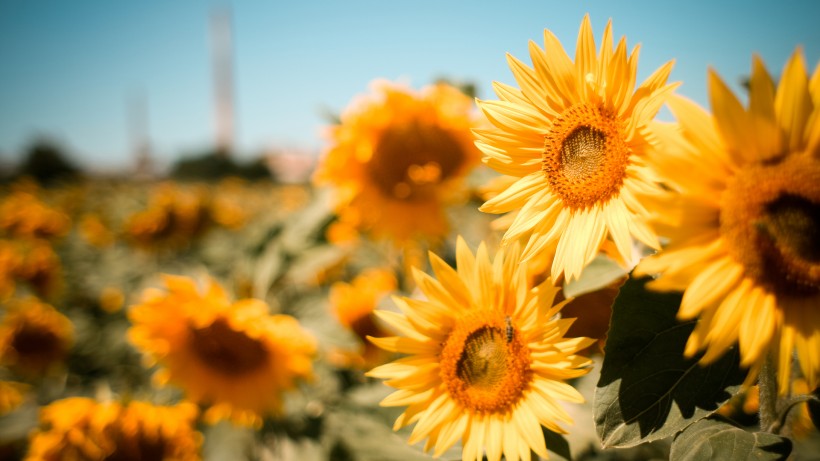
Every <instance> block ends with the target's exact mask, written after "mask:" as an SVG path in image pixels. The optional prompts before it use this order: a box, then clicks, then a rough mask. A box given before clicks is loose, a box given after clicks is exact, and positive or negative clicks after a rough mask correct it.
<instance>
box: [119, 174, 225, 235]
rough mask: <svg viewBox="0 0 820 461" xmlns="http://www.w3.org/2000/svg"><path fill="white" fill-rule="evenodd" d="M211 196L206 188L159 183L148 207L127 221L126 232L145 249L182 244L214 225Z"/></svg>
mask: <svg viewBox="0 0 820 461" xmlns="http://www.w3.org/2000/svg"><path fill="white" fill-rule="evenodd" d="M209 200H210V198H209V195H208V193H207V190H206V189H205V188H203V187H193V188H184V187H180V186H177V185H175V184H174V183H170V182H166V183H161V184H159V185H158V186H157V187H156V189H155V190H154V191H153V195H152V196H151V198H150V200H149V203H148V206H147V207H146V208H145V209H143V210H141V211H138V212H136V213H134V214H132V215H131V216H130V217H129V218H128V219H127V221H126V222H125V234H126V235H128V237H129V238H130V240H131V241H132V242H134V243H135V244H137V245H138V246H141V247H144V248H159V247H182V246H185V245H188V244H190V242H191V241H192V240H195V239H196V238H198V237H200V236H201V235H202V234H203V233H205V231H206V230H207V229H208V228H209V227H210V225H211V224H212V220H211V216H210V213H209Z"/></svg>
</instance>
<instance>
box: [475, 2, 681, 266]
mask: <svg viewBox="0 0 820 461" xmlns="http://www.w3.org/2000/svg"><path fill="white" fill-rule="evenodd" d="M612 40H613V39H612V23H611V22H610V23H608V24H607V27H606V29H605V30H604V35H603V40H602V43H601V50H600V53H596V50H595V40H594V38H593V35H592V28H591V26H590V21H589V16H585V17H584V20H583V22H582V24H581V29H580V32H579V35H578V44H577V46H576V54H575V63H574V64H573V62H572V61H571V60H570V58H569V56H567V54H566V52H565V51H564V49H563V47H562V46H561V43H560V42H559V41H558V39H557V38H556V37H555V36H554V35H553V34H552V32H550V31H549V30H545V31H544V42H545V48H544V49H542V48H540V47H539V46H538V45H537V44H535V42H532V41H531V42H530V45H529V49H530V57H531V58H532V61H533V67H529V66H528V65H526V64H524V63H523V62H521V61H519V60H518V59H516V58H514V57H512V56H508V62H509V65H510V68H511V69H512V72H513V75H514V76H515V79H516V82H517V83H518V85H519V86H520V87H521V89H517V88H514V87H512V86H509V85H505V84H503V83H498V82H494V83H493V87H494V89H495V92H496V94H497V95H498V97H499V98H500V100H498V101H478V105H479V107H480V108H481V110H482V111H484V113H485V115H486V116H487V118H488V119H489V121H490V122H491V123H492V124H493V125H494V126H495V128H493V129H490V130H475V134H476V137H477V142H476V145H477V146H478V148H479V149H481V151H482V152H483V153H484V162H485V163H486V164H487V165H489V166H490V167H492V168H493V169H495V170H497V171H498V172H500V173H502V174H504V175H507V176H512V177H515V178H517V180H516V181H515V182H514V183H512V184H511V185H509V187H507V188H506V189H505V190H504V191H503V192H501V193H500V194H498V195H496V196H495V197H493V198H492V199H490V200H488V201H487V202H486V203H485V204H484V205H483V206H482V207H481V210H482V211H485V212H489V213H506V212H509V211H513V210H520V212H519V213H517V215H516V216H515V217H514V218H512V222H511V223H510V225H509V229H507V231H506V233H505V235H504V242H505V243H509V242H511V241H513V240H516V239H518V238H519V237H522V236H531V238H530V239H529V243H528V244H527V246H526V247H525V248H524V258H525V259H530V258H532V257H536V256H539V255H541V254H542V252H544V251H548V252H550V251H554V252H555V258H554V260H553V263H552V270H551V277H552V279H553V280H558V279H559V277H560V276H561V275H563V276H564V277H565V278H566V279H567V280H571V279H574V278H577V277H578V276H579V275H580V273H581V271H582V270H583V268H584V267H585V266H586V265H587V264H589V263H590V261H592V259H593V258H594V257H595V255H596V254H597V253H598V251H599V250H600V249H601V247H602V245H603V244H604V242H605V241H607V240H611V241H612V243H613V244H614V245H615V247H616V248H617V251H618V253H619V254H620V255H621V258H622V259H623V260H625V261H631V260H632V238H633V237H635V238H637V239H638V240H640V241H641V242H643V243H644V244H646V245H649V246H651V247H653V248H658V247H659V244H658V240H657V237H656V236H655V234H654V232H653V231H652V229H651V228H650V227H649V226H648V225H647V223H646V218H647V214H648V213H647V210H646V209H645V207H644V205H642V204H641V201H640V197H641V196H642V195H644V194H652V193H655V192H657V191H660V189H659V187H658V186H657V184H656V181H655V177H654V174H653V173H652V172H651V170H649V169H648V168H647V167H646V162H645V157H646V155H647V154H648V152H649V151H650V150H651V149H652V146H651V144H650V138H651V136H650V133H649V131H648V126H649V122H650V121H651V120H652V119H653V117H654V116H655V114H656V113H657V112H658V110H659V109H660V107H661V105H663V103H664V101H665V100H666V98H667V96H668V95H669V93H671V91H672V90H673V89H674V88H675V86H676V85H674V84H671V85H667V84H666V80H667V78H668V76H669V73H670V72H671V70H672V62H671V61H670V62H668V63H666V64H665V65H663V66H662V67H660V68H659V69H658V70H657V71H655V73H653V74H652V75H651V76H650V77H649V78H647V79H646V80H645V81H644V82H643V83H642V84H641V85H640V87H638V89H637V90H634V85H635V78H636V77H635V76H636V70H637V65H638V47H636V48H635V49H634V51H633V52H632V54H631V55H629V56H627V50H626V40H625V39H624V38H622V39H621V40H620V41H619V42H618V45H617V47H615V49H614V51H613V41H612ZM633 90H634V91H633Z"/></svg>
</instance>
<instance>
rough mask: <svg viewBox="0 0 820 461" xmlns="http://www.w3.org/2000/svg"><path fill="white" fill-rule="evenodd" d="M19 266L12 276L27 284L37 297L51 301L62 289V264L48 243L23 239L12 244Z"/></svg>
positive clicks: (40, 240)
mask: <svg viewBox="0 0 820 461" xmlns="http://www.w3.org/2000/svg"><path fill="white" fill-rule="evenodd" d="M14 248H15V249H16V251H17V252H18V255H19V264H18V265H17V267H16V268H15V271H14V275H15V277H16V279H17V281H19V282H24V283H25V284H27V285H28V286H29V287H30V288H31V290H32V291H34V293H36V294H37V295H38V296H40V297H43V298H46V299H52V298H54V297H55V296H56V295H57V294H58V293H59V292H60V291H61V289H62V283H63V281H62V274H63V269H62V264H61V263H60V257H59V256H58V255H57V253H56V252H55V251H54V248H53V247H52V246H51V244H50V243H49V242H47V241H46V240H42V239H25V240H17V241H15V242H14Z"/></svg>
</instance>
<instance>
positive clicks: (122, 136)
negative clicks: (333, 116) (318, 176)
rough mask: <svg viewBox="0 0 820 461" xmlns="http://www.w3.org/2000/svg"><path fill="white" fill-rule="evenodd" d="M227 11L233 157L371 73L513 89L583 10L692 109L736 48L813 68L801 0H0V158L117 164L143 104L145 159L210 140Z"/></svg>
mask: <svg viewBox="0 0 820 461" xmlns="http://www.w3.org/2000/svg"><path fill="white" fill-rule="evenodd" d="M226 6H229V7H230V9H231V11H232V16H233V25H234V61H235V79H236V81H235V94H236V113H237V119H236V122H237V131H236V138H237V147H238V150H239V151H240V153H241V155H243V156H251V155H254V154H257V153H259V152H261V151H262V150H264V149H270V148H275V147H286V148H302V149H305V150H307V151H310V152H319V151H320V150H321V149H322V147H323V145H324V140H323V138H322V136H321V129H322V127H323V126H325V124H326V121H325V118H324V117H323V116H322V113H323V112H326V111H330V112H339V111H341V110H342V109H343V108H344V107H345V106H346V105H347V104H348V102H349V101H350V100H351V99H352V98H353V97H354V96H355V95H357V94H359V93H362V92H364V91H366V90H367V88H368V84H369V82H370V81H371V80H373V79H374V78H387V79H391V80H397V79H402V80H404V81H407V82H409V83H410V84H411V85H413V86H414V87H419V86H422V85H425V84H427V83H430V82H431V81H433V80H435V79H436V78H438V77H441V76H446V77H448V78H450V79H453V80H457V81H471V82H474V83H475V84H476V85H477V86H478V89H479V96H481V97H485V98H493V97H494V96H493V95H492V93H491V89H490V88H491V87H490V84H491V82H492V81H493V80H499V81H502V82H505V83H510V84H514V80H513V78H512V75H511V73H510V71H509V69H508V68H507V65H506V60H505V53H506V52H510V53H512V54H513V55H515V56H517V57H519V58H521V59H522V60H524V61H525V62H528V61H529V58H528V55H527V41H528V40H531V39H532V40H536V41H538V42H540V41H541V40H542V38H541V37H542V36H543V35H542V33H543V29H544V28H549V29H551V30H552V31H553V32H554V33H555V34H556V35H557V36H558V37H559V39H561V41H562V42H563V43H564V46H565V48H566V49H567V51H568V52H570V53H572V52H573V50H574V48H575V39H576V36H577V32H578V27H579V25H580V22H581V18H582V17H583V15H584V14H585V13H587V12H588V13H590V16H591V19H592V25H593V28H594V31H595V36H596V39H600V35H601V33H602V31H603V28H604V25H605V24H606V21H607V20H608V19H609V18H612V20H613V28H614V32H615V36H616V38H619V37H620V36H622V35H626V37H627V42H628V44H629V45H630V48H631V46H632V45H634V44H636V43H641V45H642V49H641V56H640V63H639V68H638V72H639V76H638V77H639V80H640V79H642V78H644V77H646V76H647V75H649V74H650V73H651V72H652V71H653V70H654V69H656V68H657V67H658V66H660V65H661V64H663V63H664V62H665V61H667V60H669V59H676V65H675V69H674V71H673V73H672V79H673V80H678V81H682V82H683V86H682V87H681V88H680V89H679V90H678V92H679V93H681V94H684V95H686V96H688V97H690V98H692V99H694V100H695V101H697V102H699V103H700V104H702V105H706V104H707V96H706V84H705V82H706V71H707V68H709V67H713V68H715V69H716V70H717V71H718V72H719V73H720V74H721V75H722V76H723V77H724V78H725V79H726V80H727V81H728V82H729V83H730V84H731V85H732V86H733V88H735V89H736V90H737V91H738V92H739V91H740V86H739V84H738V82H739V81H740V78H741V77H742V76H743V75H745V74H747V73H748V71H749V68H750V65H751V56H752V53H759V54H760V55H761V56H762V57H763V59H764V61H765V62H766V64H767V65H768V67H769V69H770V70H771V72H772V73H773V74H775V75H777V74H779V72H780V69H781V68H782V66H783V64H784V63H785V61H786V59H788V57H789V56H790V55H791V53H792V52H793V51H794V49H795V47H796V46H798V45H802V46H803V50H804V53H805V56H806V58H807V61H808V63H809V66H810V69H811V70H813V69H814V67H815V65H816V64H817V62H818V60H819V59H820V27H817V24H816V20H817V18H818V17H820V2H814V1H802V2H798V1H790V2H784V1H778V2H762V1H722V2H697V1H689V2H675V3H671V2H660V1H645V0H640V1H628V2H626V1H623V2H616V1H612V0H609V1H605V0H601V1H576V2H569V1H546V0H541V1H514V0H513V1H504V2H501V1H496V2H487V1H472V2H467V1H449V2H448V1H444V0H437V1H428V0H422V1H415V2H385V1H375V0H374V1H363V0H348V1H340V2H330V1H324V2H319V1H315V0H300V1H267V2H262V1H258V2H255V1H234V2H225V1H223V2H207V1H193V0H173V1H158V0H155V1H147V0H146V1H139V2H111V1H103V0H85V1H81V0H78V1H76V2H73V1H72V2H69V1H62V0H0V156H2V159H3V160H5V161H12V160H16V159H17V157H18V155H19V153H20V152H22V151H23V150H24V148H25V147H26V146H27V145H29V144H30V143H31V141H32V140H33V139H34V138H35V137H36V136H47V137H50V138H52V139H55V140H57V141H59V142H61V143H62V144H64V145H65V146H66V147H67V148H68V150H69V152H70V153H71V155H72V157H73V158H74V159H75V160H77V161H78V162H81V163H83V164H84V165H93V166H96V167H100V168H107V169H110V168H118V167H126V166H128V165H130V164H131V162H132V153H131V150H132V147H131V146H132V142H131V138H130V135H129V131H128V125H127V119H128V116H127V102H128V101H129V98H133V97H134V96H135V95H137V94H143V95H144V96H145V98H146V101H147V110H148V120H149V122H148V133H149V136H150V139H151V143H152V150H153V151H154V155H155V156H157V157H158V158H159V159H160V161H161V162H164V163H167V162H169V161H170V160H171V159H173V158H176V157H178V156H179V155H181V154H183V153H190V152H195V151H198V150H202V149H204V148H207V147H208V146H209V145H210V143H211V142H212V140H213V138H214V135H213V115H212V114H213V97H212V95H213V89H212V76H211V62H210V50H209V35H208V31H209V20H210V15H211V12H212V10H213V9H214V8H224V7H226Z"/></svg>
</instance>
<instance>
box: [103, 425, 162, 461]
mask: <svg viewBox="0 0 820 461" xmlns="http://www.w3.org/2000/svg"><path fill="white" fill-rule="evenodd" d="M117 435H118V436H117V437H116V438H115V440H116V448H114V451H113V452H111V453H110V454H108V455H107V456H106V457H105V458H103V460H104V461H149V460H157V459H165V457H166V456H168V454H169V453H166V452H167V451H169V450H168V449H167V443H166V442H165V438H164V437H162V436H159V437H147V436H146V434H144V433H143V432H142V431H139V432H137V433H136V434H117Z"/></svg>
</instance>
